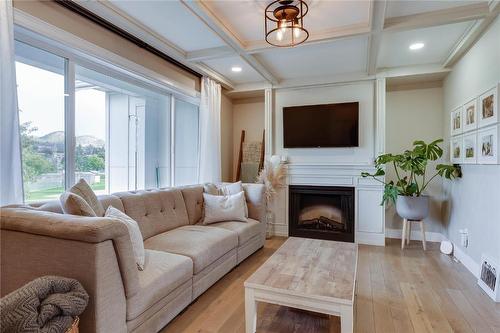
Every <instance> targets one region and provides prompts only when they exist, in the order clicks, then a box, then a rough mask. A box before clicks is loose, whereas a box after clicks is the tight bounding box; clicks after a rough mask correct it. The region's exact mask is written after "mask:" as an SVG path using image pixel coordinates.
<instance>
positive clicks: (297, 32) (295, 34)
mask: <svg viewBox="0 0 500 333" xmlns="http://www.w3.org/2000/svg"><path fill="white" fill-rule="evenodd" d="M300 33H301V31H300V29H299V28H293V35H294V36H295V38H299V37H300Z"/></svg>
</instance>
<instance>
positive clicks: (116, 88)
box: [16, 41, 198, 201]
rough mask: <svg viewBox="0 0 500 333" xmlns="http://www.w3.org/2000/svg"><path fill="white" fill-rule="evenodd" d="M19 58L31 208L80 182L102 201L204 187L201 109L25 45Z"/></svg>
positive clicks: (27, 193) (21, 45)
mask: <svg viewBox="0 0 500 333" xmlns="http://www.w3.org/2000/svg"><path fill="white" fill-rule="evenodd" d="M16 59H17V62H16V70H17V80H18V94H19V114H20V122H21V132H22V133H21V135H22V148H23V149H22V159H23V177H24V186H25V200H26V201H40V200H49V199H55V198H57V197H58V196H59V195H60V194H61V193H62V192H63V191H64V190H65V189H66V188H68V187H70V186H72V184H73V183H74V182H75V181H77V180H79V179H80V178H84V179H85V180H86V181H87V182H88V183H89V184H90V186H91V187H92V189H93V190H94V191H95V192H96V193H98V194H104V193H112V192H118V191H127V190H135V189H143V188H155V187H169V186H173V185H184V184H195V183H197V176H198V106H197V105H194V104H191V103H188V102H187V101H185V100H183V98H182V97H180V96H172V95H171V94H170V93H167V92H165V91H164V90H162V88H161V87H159V86H153V85H151V84H149V83H147V82H144V83H142V82H141V81H140V80H138V79H137V76H130V77H127V75H125V74H124V73H123V72H121V73H115V72H114V71H113V69H111V68H106V67H105V66H103V65H102V64H99V65H97V64H95V65H93V64H91V63H87V62H85V65H83V64H79V63H78V61H75V60H73V59H71V58H64V57H60V56H58V55H55V54H52V53H49V52H46V51H44V50H41V49H39V48H35V47H33V46H30V45H28V44H25V43H23V42H20V41H17V42H16ZM66 161H68V162H67V163H66Z"/></svg>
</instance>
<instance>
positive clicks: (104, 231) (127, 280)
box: [0, 208, 139, 298]
mask: <svg viewBox="0 0 500 333" xmlns="http://www.w3.org/2000/svg"><path fill="white" fill-rule="evenodd" d="M0 228H1V229H2V231H3V230H9V231H15V232H21V233H27V234H32V235H39V236H46V237H50V238H56V239H60V240H67V241H79V242H85V243H94V244H98V243H102V242H106V241H111V242H112V244H113V247H114V249H115V252H116V259H117V261H118V266H119V269H120V273H121V276H122V280H123V287H124V290H125V295H126V297H127V298H128V297H131V296H133V295H135V294H136V293H137V291H138V290H139V276H138V272H137V265H136V263H135V258H134V254H133V250H132V242H131V241H130V236H129V233H128V229H127V227H126V226H125V225H123V224H122V223H120V222H117V221H115V220H113V219H110V218H105V217H81V216H75V215H69V214H58V213H52V212H45V211H39V210H32V209H27V208H1V209H0ZM2 254H3V253H2ZM82 255H85V253H82Z"/></svg>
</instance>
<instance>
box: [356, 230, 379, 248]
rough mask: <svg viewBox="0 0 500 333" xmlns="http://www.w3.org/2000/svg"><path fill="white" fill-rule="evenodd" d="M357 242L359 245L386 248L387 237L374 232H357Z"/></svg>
mask: <svg viewBox="0 0 500 333" xmlns="http://www.w3.org/2000/svg"><path fill="white" fill-rule="evenodd" d="M355 241H356V243H358V244H366V245H377V246H385V235H384V234H383V233H380V234H377V233H373V232H360V231H357V232H356V237H355Z"/></svg>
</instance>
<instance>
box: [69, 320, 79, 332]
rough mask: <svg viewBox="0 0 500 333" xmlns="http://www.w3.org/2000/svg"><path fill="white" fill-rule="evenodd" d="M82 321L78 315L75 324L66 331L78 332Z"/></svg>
mask: <svg viewBox="0 0 500 333" xmlns="http://www.w3.org/2000/svg"><path fill="white" fill-rule="evenodd" d="M79 323H80V318H78V317H76V318H75V321H74V322H73V325H71V327H70V328H68V330H67V331H66V333H78V332H79V331H78V324H79Z"/></svg>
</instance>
